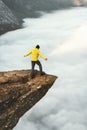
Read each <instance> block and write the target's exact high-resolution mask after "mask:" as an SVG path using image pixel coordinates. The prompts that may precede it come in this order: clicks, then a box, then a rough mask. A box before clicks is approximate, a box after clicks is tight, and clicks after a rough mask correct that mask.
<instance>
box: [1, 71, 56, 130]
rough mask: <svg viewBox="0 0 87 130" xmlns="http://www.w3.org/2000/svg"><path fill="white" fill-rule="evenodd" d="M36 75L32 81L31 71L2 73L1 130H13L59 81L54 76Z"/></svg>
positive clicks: (37, 73)
mask: <svg viewBox="0 0 87 130" xmlns="http://www.w3.org/2000/svg"><path fill="white" fill-rule="evenodd" d="M35 73H36V76H35V78H34V79H30V77H29V75H30V70H17V71H10V72H0V130H12V128H13V127H14V126H15V125H16V124H17V122H18V120H19V118H20V117H21V116H22V115H23V114H24V113H25V112H26V111H28V110H29V109H30V108H32V107H33V106H34V105H35V104H36V103H37V102H38V101H39V100H40V99H41V98H42V97H43V96H44V95H45V94H46V93H47V91H48V90H49V89H50V88H51V86H52V85H53V83H54V82H55V80H56V79H57V77H56V76H53V75H48V74H45V75H43V76H40V75H39V72H38V71H35Z"/></svg>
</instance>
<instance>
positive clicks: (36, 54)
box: [24, 45, 47, 78]
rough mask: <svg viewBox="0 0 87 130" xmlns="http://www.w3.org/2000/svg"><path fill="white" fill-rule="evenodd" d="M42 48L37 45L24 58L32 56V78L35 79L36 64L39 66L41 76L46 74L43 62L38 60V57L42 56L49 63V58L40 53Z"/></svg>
mask: <svg viewBox="0 0 87 130" xmlns="http://www.w3.org/2000/svg"><path fill="white" fill-rule="evenodd" d="M39 49H40V46H39V45H36V47H35V48H33V49H32V50H30V51H29V52H27V53H26V54H25V55H24V57H26V56H29V55H31V66H32V70H31V78H34V67H35V64H37V65H38V66H39V69H40V75H43V74H45V73H44V72H43V71H42V64H41V62H40V61H39V60H38V57H39V56H40V57H41V58H43V59H44V60H46V61H47V58H46V57H45V56H44V55H43V54H42V53H41V52H40V51H39Z"/></svg>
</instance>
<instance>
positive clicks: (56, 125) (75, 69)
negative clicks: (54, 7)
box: [0, 8, 87, 130]
mask: <svg viewBox="0 0 87 130" xmlns="http://www.w3.org/2000/svg"><path fill="white" fill-rule="evenodd" d="M24 21H25V23H24V25H23V26H24V27H25V28H23V29H19V30H16V31H12V32H9V33H6V34H5V35H2V36H1V37H0V55H1V57H0V71H4V70H6V71H7V70H14V69H28V68H29V69H30V67H31V64H30V58H29V57H27V58H24V57H23V55H24V53H26V52H27V51H28V50H29V49H31V48H32V47H34V46H35V45H36V44H39V45H40V46H41V51H42V53H43V54H44V55H46V56H47V57H48V61H47V62H46V61H43V60H42V59H40V60H41V62H42V64H43V69H44V71H45V72H47V73H51V74H55V75H57V76H59V79H58V80H57V81H56V83H55V84H54V86H53V87H52V88H51V89H50V91H49V92H48V94H47V95H46V96H45V97H44V98H43V99H42V100H41V101H40V102H39V103H38V104H36V105H35V106H34V107H33V108H32V109H31V110H30V111H29V112H27V113H26V114H25V115H24V116H23V117H22V118H21V119H20V121H19V123H18V124H17V126H16V127H15V128H14V130H29V129H30V130H87V121H86V120H87V81H86V80H87V36H86V34H87V9H86V8H73V9H70V10H61V11H56V12H53V13H51V14H43V16H42V17H41V18H37V19H34V18H32V19H31V18H29V19H24ZM36 68H37V67H36Z"/></svg>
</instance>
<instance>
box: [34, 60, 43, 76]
mask: <svg viewBox="0 0 87 130" xmlns="http://www.w3.org/2000/svg"><path fill="white" fill-rule="evenodd" d="M36 64H37V65H38V66H39V69H40V75H42V74H43V72H42V65H41V63H40V61H39V60H38V61H37V62H36Z"/></svg>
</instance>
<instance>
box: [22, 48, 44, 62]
mask: <svg viewBox="0 0 87 130" xmlns="http://www.w3.org/2000/svg"><path fill="white" fill-rule="evenodd" d="M30 54H31V61H37V60H38V57H39V56H40V57H42V58H43V59H44V60H45V59H46V57H45V56H44V55H43V54H42V53H41V52H40V51H39V49H37V48H33V49H32V50H30V51H29V52H27V53H26V54H25V55H24V56H29V55H30Z"/></svg>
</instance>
